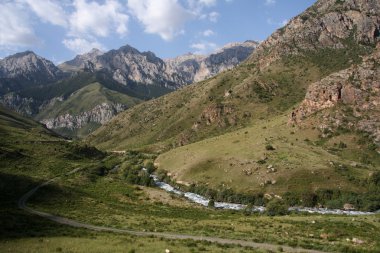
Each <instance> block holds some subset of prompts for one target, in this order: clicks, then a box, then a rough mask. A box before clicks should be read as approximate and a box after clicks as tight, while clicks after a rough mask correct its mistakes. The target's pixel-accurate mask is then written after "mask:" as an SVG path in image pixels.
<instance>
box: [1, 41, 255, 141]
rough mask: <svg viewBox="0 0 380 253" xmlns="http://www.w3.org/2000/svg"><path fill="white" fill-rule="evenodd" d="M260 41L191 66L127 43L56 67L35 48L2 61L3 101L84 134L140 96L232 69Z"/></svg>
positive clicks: (239, 45) (155, 94) (147, 96)
mask: <svg viewBox="0 0 380 253" xmlns="http://www.w3.org/2000/svg"><path fill="white" fill-rule="evenodd" d="M256 45H257V43H256V42H252V41H247V42H244V43H234V44H231V45H229V46H227V47H224V48H222V49H220V50H219V51H218V52H215V53H214V54H211V55H209V56H193V55H192V56H191V57H190V58H191V59H192V60H195V63H194V64H195V65H194V66H195V67H194V68H193V69H191V68H190V67H188V64H189V61H186V60H183V59H186V58H188V57H187V56H183V57H178V58H177V59H176V60H167V61H165V60H162V59H160V58H158V57H156V56H155V55H154V54H153V53H152V52H139V51H138V50H137V49H135V48H133V47H131V46H128V45H127V46H123V47H121V48H120V49H118V50H111V51H109V52H106V53H103V52H101V51H100V50H98V49H93V50H91V51H90V52H88V53H86V54H83V55H77V56H76V57H75V58H74V59H73V60H70V61H68V62H65V63H63V64H60V65H59V66H58V68H57V67H56V66H54V64H53V63H51V62H49V61H47V60H45V59H43V58H41V57H39V56H37V55H35V54H34V53H33V52H25V53H20V54H16V55H14V56H10V57H8V58H6V59H4V60H2V63H3V65H2V66H3V67H2V73H3V74H2V75H3V76H4V80H5V81H4V83H6V84H9V85H8V86H5V85H3V87H4V89H3V91H2V92H0V95H1V96H0V103H2V104H3V105H5V106H7V107H8V108H11V109H13V110H15V111H17V112H19V113H22V114H24V115H28V116H32V117H34V118H35V119H37V120H39V121H41V122H43V123H45V124H47V126H48V127H49V128H51V129H55V131H58V132H59V133H61V134H64V135H66V136H70V137H83V136H85V135H86V134H88V133H90V132H91V131H93V130H95V129H96V128H98V127H99V126H100V125H102V124H104V123H106V122H107V121H109V120H110V119H111V118H112V117H113V116H115V115H116V114H118V113H120V112H121V111H124V110H125V109H127V108H130V107H132V106H134V105H135V104H138V103H140V102H141V101H142V100H148V99H151V98H155V97H159V96H162V95H164V94H167V93H169V92H171V91H173V90H175V89H178V88H180V87H182V86H184V85H187V84H189V83H192V82H193V81H194V80H196V79H197V80H198V79H205V78H209V77H211V76H213V75H215V74H217V73H219V72H221V71H224V70H226V69H230V68H233V67H234V66H236V65H238V64H239V63H240V62H242V61H244V60H245V59H246V58H247V57H248V56H249V55H250V54H251V52H252V51H253V50H254V49H255V47H256ZM190 58H189V59H190ZM33 64H34V65H33ZM180 69H181V71H180ZM20 80H21V81H20ZM20 82H21V84H23V85H20V86H18V84H20ZM6 88H7V89H6ZM90 95H91V96H90Z"/></svg>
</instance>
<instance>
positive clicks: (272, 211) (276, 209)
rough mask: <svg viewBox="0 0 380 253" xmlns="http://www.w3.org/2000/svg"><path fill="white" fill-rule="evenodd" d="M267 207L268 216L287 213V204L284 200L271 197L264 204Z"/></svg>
mask: <svg viewBox="0 0 380 253" xmlns="http://www.w3.org/2000/svg"><path fill="white" fill-rule="evenodd" d="M266 208H267V210H266V211H267V214H268V215H269V216H275V215H286V214H288V212H289V211H288V208H289V207H288V206H287V205H286V204H285V202H284V201H282V200H280V199H273V200H271V201H269V203H268V204H267V206H266Z"/></svg>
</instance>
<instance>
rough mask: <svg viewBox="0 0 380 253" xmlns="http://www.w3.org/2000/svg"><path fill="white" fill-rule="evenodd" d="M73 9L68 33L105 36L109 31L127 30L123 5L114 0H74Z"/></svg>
mask: <svg viewBox="0 0 380 253" xmlns="http://www.w3.org/2000/svg"><path fill="white" fill-rule="evenodd" d="M73 4H74V8H75V11H74V13H73V14H72V15H71V17H70V34H71V35H74V36H78V35H80V36H78V37H82V36H83V35H89V36H99V37H106V36H108V35H109V34H110V32H111V31H116V33H118V34H119V35H126V33H127V32H128V28H127V24H128V19H129V17H128V15H127V14H125V13H124V12H123V11H124V8H123V6H122V5H121V4H120V3H119V2H118V1H115V0H106V1H105V2H104V4H99V3H97V2H95V1H92V2H87V0H74V3H73Z"/></svg>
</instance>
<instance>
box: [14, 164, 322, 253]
mask: <svg viewBox="0 0 380 253" xmlns="http://www.w3.org/2000/svg"><path fill="white" fill-rule="evenodd" d="M79 170H80V169H75V170H73V171H71V172H69V173H66V174H65V175H70V174H73V173H75V172H77V171H79ZM60 178H61V177H60V176H59V177H55V178H53V179H50V180H49V181H47V182H45V183H42V184H40V185H38V186H37V187H35V188H33V189H31V190H30V191H28V192H27V193H25V194H24V195H23V196H22V197H21V198H20V200H19V201H18V207H19V208H21V209H23V210H25V211H27V212H29V213H32V214H35V215H38V216H40V217H43V218H46V219H49V220H51V221H54V222H57V223H59V224H64V225H68V226H71V227H76V228H85V229H89V230H93V231H99V232H113V233H124V234H131V235H136V236H155V237H162V238H167V239H176V240H184V239H191V240H195V241H208V242H213V243H221V244H231V245H240V246H243V247H252V248H258V249H267V250H272V251H274V252H276V251H277V249H278V248H279V247H281V248H282V249H283V251H284V252H299V253H301V252H304V253H323V252H322V251H317V250H309V249H302V248H293V247H289V246H284V245H275V244H269V243H256V242H251V241H244V240H236V239H225V238H219V237H208V236H196V235H184V234H175V233H164V232H162V233H161V232H143V231H134V230H127V229H117V228H111V227H102V226H94V225H91V224H88V223H82V222H79V221H76V220H72V219H68V218H65V217H61V216H57V215H53V214H50V213H46V212H41V211H38V210H35V209H32V208H30V207H28V206H27V205H26V203H27V201H28V199H29V198H30V197H31V196H32V195H34V194H35V193H36V192H37V191H38V189H40V188H42V187H44V186H46V185H49V184H51V183H53V182H54V181H56V180H58V179H60Z"/></svg>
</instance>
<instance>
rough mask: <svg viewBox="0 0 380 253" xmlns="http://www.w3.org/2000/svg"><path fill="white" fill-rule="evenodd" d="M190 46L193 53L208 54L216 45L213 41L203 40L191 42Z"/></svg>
mask: <svg viewBox="0 0 380 253" xmlns="http://www.w3.org/2000/svg"><path fill="white" fill-rule="evenodd" d="M190 48H192V49H195V52H194V53H195V54H208V53H210V52H213V51H215V50H216V49H217V48H218V46H217V45H216V44H215V43H213V42H207V41H203V42H199V43H193V44H191V45H190Z"/></svg>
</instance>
